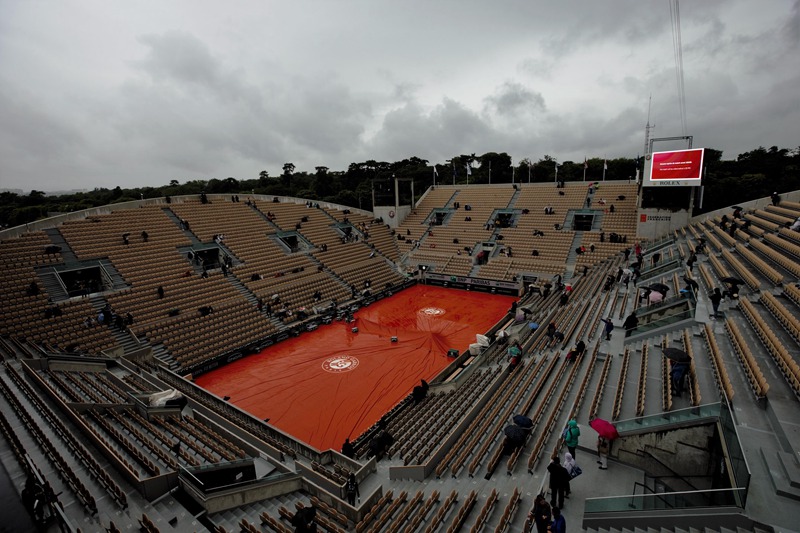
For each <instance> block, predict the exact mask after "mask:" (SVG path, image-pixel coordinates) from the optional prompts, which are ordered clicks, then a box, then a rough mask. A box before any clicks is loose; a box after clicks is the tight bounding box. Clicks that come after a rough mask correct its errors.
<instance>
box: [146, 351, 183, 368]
mask: <svg viewBox="0 0 800 533" xmlns="http://www.w3.org/2000/svg"><path fill="white" fill-rule="evenodd" d="M153 357H155V358H156V359H158V360H159V361H161V362H162V363H164V365H165V366H166V367H167V368H169V369H170V370H172V371H173V372H178V371H179V370H180V369H181V365H180V363H178V361H176V360H175V358H174V357H172V354H171V353H169V350H167V348H166V346H164V345H163V344H156V345H154V346H153Z"/></svg>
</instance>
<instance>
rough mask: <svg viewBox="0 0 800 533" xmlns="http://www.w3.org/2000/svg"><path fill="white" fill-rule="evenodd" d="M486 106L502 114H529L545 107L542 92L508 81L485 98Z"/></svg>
mask: <svg viewBox="0 0 800 533" xmlns="http://www.w3.org/2000/svg"><path fill="white" fill-rule="evenodd" d="M485 103H486V106H487V107H488V108H489V109H490V110H491V111H494V112H496V113H498V114H499V115H502V116H519V115H520V114H525V115H529V114H532V112H534V111H543V110H544V109H545V104H544V97H543V96H542V95H541V93H537V92H534V91H531V90H530V89H528V88H527V87H525V86H524V85H522V84H520V83H515V82H510V81H507V82H505V83H504V84H503V85H501V86H500V87H498V89H497V90H496V91H495V94H493V95H491V96H489V97H487V98H486V99H485Z"/></svg>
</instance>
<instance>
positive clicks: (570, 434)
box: [564, 418, 581, 457]
mask: <svg viewBox="0 0 800 533" xmlns="http://www.w3.org/2000/svg"><path fill="white" fill-rule="evenodd" d="M580 436H581V429H580V428H579V427H578V422H577V421H576V420H575V419H574V418H573V419H572V420H570V421H569V422H568V423H567V429H565V430H564V444H566V445H567V449H568V450H569V453H571V454H572V457H576V455H575V449H576V448H577V447H578V437H580Z"/></svg>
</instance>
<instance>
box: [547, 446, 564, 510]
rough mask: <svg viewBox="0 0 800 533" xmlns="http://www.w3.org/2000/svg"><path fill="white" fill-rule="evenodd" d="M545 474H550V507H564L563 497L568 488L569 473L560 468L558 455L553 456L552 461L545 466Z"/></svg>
mask: <svg viewBox="0 0 800 533" xmlns="http://www.w3.org/2000/svg"><path fill="white" fill-rule="evenodd" d="M547 472H549V474H550V505H551V506H552V507H555V506H556V503H558V506H559V507H563V506H564V496H565V495H566V493H567V487H568V486H569V472H567V469H566V468H564V467H563V466H561V462H560V461H559V460H558V455H554V456H553V460H552V461H551V462H550V464H549V465H547Z"/></svg>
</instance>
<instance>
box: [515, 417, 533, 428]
mask: <svg viewBox="0 0 800 533" xmlns="http://www.w3.org/2000/svg"><path fill="white" fill-rule="evenodd" d="M513 420H514V423H515V424H516V425H518V426H519V427H521V428H525V429H530V428H532V427H533V420H531V419H530V418H528V417H527V416H525V415H514V418H513Z"/></svg>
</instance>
